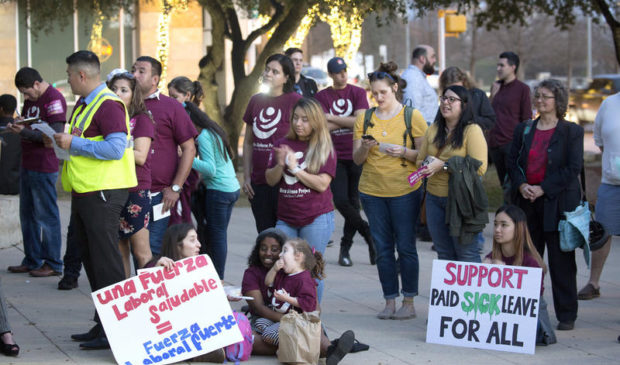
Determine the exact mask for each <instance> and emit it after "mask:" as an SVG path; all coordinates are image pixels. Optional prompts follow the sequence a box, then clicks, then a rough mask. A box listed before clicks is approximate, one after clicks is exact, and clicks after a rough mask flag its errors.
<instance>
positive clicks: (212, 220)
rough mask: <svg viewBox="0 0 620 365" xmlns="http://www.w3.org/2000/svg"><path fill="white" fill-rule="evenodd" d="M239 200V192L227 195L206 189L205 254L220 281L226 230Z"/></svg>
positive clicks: (226, 246) (222, 277)
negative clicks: (209, 258) (211, 261)
mask: <svg viewBox="0 0 620 365" xmlns="http://www.w3.org/2000/svg"><path fill="white" fill-rule="evenodd" d="M237 199H239V190H237V191H235V192H232V193H227V192H224V191H219V190H211V189H207V193H206V200H205V202H206V207H205V208H206V209H205V213H206V218H207V237H206V242H204V244H206V246H207V253H208V254H209V256H210V257H211V260H213V265H214V266H215V270H216V271H217V274H218V275H219V276H220V279H224V268H225V266H226V254H227V253H228V241H227V232H226V231H227V229H228V223H229V222H230V215H231V213H232V209H233V206H234V205H235V202H236V201H237Z"/></svg>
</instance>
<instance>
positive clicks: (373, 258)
mask: <svg viewBox="0 0 620 365" xmlns="http://www.w3.org/2000/svg"><path fill="white" fill-rule="evenodd" d="M360 233H361V234H362V237H364V240H365V241H366V244H367V245H368V258H369V259H370V264H371V265H376V264H377V249H376V248H375V241H374V240H373V239H372V235H371V234H370V226H369V225H368V223H366V225H365V227H364V232H360Z"/></svg>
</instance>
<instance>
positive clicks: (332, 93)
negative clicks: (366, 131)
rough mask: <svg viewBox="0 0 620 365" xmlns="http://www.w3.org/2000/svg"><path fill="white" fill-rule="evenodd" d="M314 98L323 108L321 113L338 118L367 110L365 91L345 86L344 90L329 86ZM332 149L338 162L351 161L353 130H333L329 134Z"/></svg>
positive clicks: (353, 86)
mask: <svg viewBox="0 0 620 365" xmlns="http://www.w3.org/2000/svg"><path fill="white" fill-rule="evenodd" d="M315 98H316V99H317V100H318V101H319V102H320V103H321V106H323V111H324V112H325V113H329V114H331V115H336V116H340V117H349V116H353V115H354V113H355V112H356V111H358V110H363V109H368V98H367V97H366V90H364V89H362V88H361V87H357V86H355V85H350V84H347V86H345V88H344V89H341V90H336V89H334V88H332V87H331V86H330V87H328V88H327V89H323V90H321V91H319V93H318V94H316V96H315ZM330 134H331V136H332V141H333V143H334V149H335V150H336V155H337V156H338V159H339V160H352V159H353V130H352V129H350V128H339V129H334V130H333V131H331V132H330Z"/></svg>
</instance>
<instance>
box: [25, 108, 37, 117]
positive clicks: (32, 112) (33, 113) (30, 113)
mask: <svg viewBox="0 0 620 365" xmlns="http://www.w3.org/2000/svg"><path fill="white" fill-rule="evenodd" d="M39 114H40V110H39V107H38V106H36V105H33V106H31V107H30V108H28V110H26V118H38V117H39Z"/></svg>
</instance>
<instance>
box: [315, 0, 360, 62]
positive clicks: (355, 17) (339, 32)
mask: <svg viewBox="0 0 620 365" xmlns="http://www.w3.org/2000/svg"><path fill="white" fill-rule="evenodd" d="M340 1H344V2H350V0H340ZM332 2H333V5H332V6H331V9H330V12H329V14H321V15H320V18H321V20H322V21H324V22H326V23H327V24H329V29H330V31H331V33H332V42H333V43H334V51H335V52H336V56H338V57H342V58H344V59H345V61H346V62H353V59H354V57H355V55H356V53H357V50H358V49H359V47H360V44H361V43H362V24H363V23H364V19H363V18H362V16H361V14H360V12H358V11H357V9H356V8H355V7H353V8H352V9H353V10H352V12H351V13H350V14H349V13H345V12H343V11H341V9H342V8H343V7H341V6H339V4H338V1H337V0H335V1H332Z"/></svg>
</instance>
